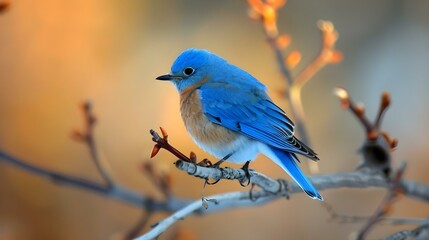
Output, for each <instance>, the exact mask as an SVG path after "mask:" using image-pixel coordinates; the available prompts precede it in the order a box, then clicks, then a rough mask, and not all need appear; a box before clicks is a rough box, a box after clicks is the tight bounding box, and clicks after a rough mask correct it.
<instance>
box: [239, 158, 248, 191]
mask: <svg viewBox="0 0 429 240" xmlns="http://www.w3.org/2000/svg"><path fill="white" fill-rule="evenodd" d="M249 164H250V161H247V162H246V163H245V164H244V165H243V167H241V169H243V171H244V172H245V174H246V175H245V176H246V178H247V183H246V184H243V183H242V181H240V185H241V186H242V187H247V186H249V184H250V172H249Z"/></svg>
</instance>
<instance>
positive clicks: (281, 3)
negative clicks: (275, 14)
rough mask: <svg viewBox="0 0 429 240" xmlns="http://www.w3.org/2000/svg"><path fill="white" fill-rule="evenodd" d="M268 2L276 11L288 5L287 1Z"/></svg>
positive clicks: (274, 0) (273, 0)
mask: <svg viewBox="0 0 429 240" xmlns="http://www.w3.org/2000/svg"><path fill="white" fill-rule="evenodd" d="M266 2H267V4H268V5H270V6H271V7H273V8H274V9H278V8H281V7H283V6H284V5H285V4H286V0H266Z"/></svg>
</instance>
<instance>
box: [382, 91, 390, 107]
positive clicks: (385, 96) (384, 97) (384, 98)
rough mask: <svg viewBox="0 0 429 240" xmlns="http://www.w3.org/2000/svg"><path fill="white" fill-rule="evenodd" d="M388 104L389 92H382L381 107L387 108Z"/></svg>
mask: <svg viewBox="0 0 429 240" xmlns="http://www.w3.org/2000/svg"><path fill="white" fill-rule="evenodd" d="M389 105H390V94H389V93H388V92H383V94H382V95H381V107H382V108H387V107H388V106H389Z"/></svg>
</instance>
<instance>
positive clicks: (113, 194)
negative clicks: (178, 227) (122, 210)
mask: <svg viewBox="0 0 429 240" xmlns="http://www.w3.org/2000/svg"><path fill="white" fill-rule="evenodd" d="M0 161H2V162H4V163H7V164H11V165H13V166H16V167H18V168H19V169H22V170H24V171H27V172H29V173H31V174H34V175H37V176H40V177H44V178H47V179H49V180H51V181H53V182H55V183H57V184H63V185H68V186H72V187H76V188H80V189H82V190H86V191H89V192H94V193H97V194H100V195H102V196H105V197H108V198H112V199H115V200H119V201H120V202H123V203H127V204H130V205H133V206H135V207H139V208H141V207H143V208H146V209H151V210H152V211H167V212H168V211H176V210H177V209H180V208H182V207H183V206H185V205H187V204H188V203H189V201H188V200H184V199H178V198H171V199H167V200H165V201H158V200H155V199H152V198H150V197H148V196H145V195H143V194H140V193H136V192H134V191H132V190H130V189H127V188H126V187H123V186H120V185H118V184H116V185H113V186H106V185H105V184H100V183H97V182H94V181H91V180H87V179H83V178H79V177H74V176H69V175H66V174H63V173H59V172H55V171H52V170H48V169H45V168H42V167H38V166H36V165H33V164H30V163H28V162H26V161H23V160H21V159H19V158H16V157H14V156H12V155H10V154H8V153H6V152H4V151H0Z"/></svg>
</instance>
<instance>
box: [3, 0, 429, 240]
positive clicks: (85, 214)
mask: <svg viewBox="0 0 429 240" xmlns="http://www.w3.org/2000/svg"><path fill="white" fill-rule="evenodd" d="M246 9H247V5H246V3H245V1H227V0H223V1H197V0H183V1H166V0H162V1H143V0H140V1H119V0H118V1H104V0H76V1H55V0H39V1H12V2H11V8H10V9H9V11H7V12H6V13H4V14H1V15H0V90H1V91H0V148H1V149H2V150H5V151H7V152H9V153H11V154H14V155H16V156H19V157H20V158H23V159H25V160H26V161H28V162H31V163H33V164H35V165H38V166H43V167H46V168H49V169H53V170H56V171H61V172H64V173H67V174H71V175H76V176H81V177H84V178H88V179H92V180H101V178H100V177H99V175H98V174H97V172H96V170H95V167H94V166H93V164H92V162H91V161H90V158H89V155H88V152H87V149H86V148H85V146H84V145H82V144H79V143H76V142H74V141H72V140H70V138H69V133H70V130H71V129H72V128H74V127H79V126H81V123H82V119H81V115H80V111H79V109H78V103H80V102H81V101H82V100H85V99H91V100H92V101H93V103H94V107H95V112H96V114H97V116H98V119H99V124H98V125H97V129H96V137H97V141H98V143H99V146H100V148H101V149H102V151H103V153H104V155H105V156H106V157H107V159H108V160H109V162H110V163H111V165H112V167H113V169H114V175H115V177H116V178H117V179H118V180H119V181H120V183H121V184H123V185H126V186H129V187H131V188H133V189H134V190H135V191H142V192H145V193H146V194H148V195H154V196H159V197H161V195H160V194H159V192H157V190H156V189H155V188H154V187H153V186H152V185H151V184H150V183H149V182H148V180H147V179H146V178H145V176H143V175H142V174H141V172H140V171H139V170H138V166H139V164H140V163H141V162H142V161H143V160H144V159H146V158H147V157H148V155H149V153H150V150H151V147H152V142H151V140H150V135H149V134H148V130H149V129H151V128H157V127H158V126H163V127H165V128H166V129H167V130H168V131H169V134H170V139H171V142H172V143H174V144H175V145H176V146H177V147H178V148H180V149H182V150H183V151H184V152H189V151H190V150H194V151H196V153H197V154H198V156H200V157H209V156H208V155H207V154H205V153H203V152H201V151H200V150H198V148H197V147H196V146H195V144H193V143H192V141H191V139H190V138H189V136H188V135H187V134H186V131H185V129H184V127H183V124H182V121H181V119H180V117H179V112H178V106H179V105H178V104H179V103H178V95H177V93H176V90H175V89H174V88H173V86H171V85H170V84H168V83H165V82H157V81H155V80H154V78H155V77H156V76H158V75H160V74H163V73H165V72H168V71H169V68H170V64H171V63H172V61H173V60H174V58H175V56H176V55H177V54H178V53H180V52H181V51H182V50H184V49H186V48H188V47H197V48H206V49H209V50H211V51H213V52H215V53H217V54H219V55H221V56H223V57H225V58H226V59H228V60H229V61H230V62H232V63H234V64H236V65H238V66H240V67H242V68H243V69H246V70H247V71H249V72H251V73H252V74H253V75H254V76H256V77H257V78H258V79H260V80H261V81H262V82H264V83H265V84H266V85H267V86H268V87H269V89H270V95H271V96H272V97H273V99H274V100H275V101H276V102H277V103H278V104H279V105H280V106H282V107H284V108H285V109H286V111H287V103H286V102H285V101H284V100H283V99H282V96H281V94H279V92H280V91H281V90H283V89H284V88H285V85H284V83H283V82H282V80H281V77H280V75H279V72H278V69H277V65H276V63H275V62H274V56H273V53H272V52H271V49H270V48H269V46H268V45H267V44H266V42H265V40H264V35H263V32H262V30H261V26H260V24H258V23H256V22H252V21H250V20H249V19H248V17H247V15H246ZM428 10H429V2H427V1H351V0H348V1H329V0H323V1H297V0H291V1H290V2H289V3H288V5H287V6H286V8H284V9H282V10H281V12H280V19H279V20H280V22H279V27H280V30H281V31H282V32H287V33H290V34H291V35H292V37H293V43H292V48H291V49H298V50H300V51H301V52H302V54H303V63H302V64H301V65H299V66H298V68H297V69H298V70H299V69H300V68H302V66H303V64H305V63H308V62H309V61H310V60H311V58H312V57H313V56H314V55H315V54H316V53H317V51H318V49H319V44H320V36H319V32H318V30H317V28H316V24H315V22H316V21H317V20H319V19H326V20H331V21H333V22H334V23H335V25H336V27H337V29H338V31H339V33H340V40H339V42H338V45H337V47H338V49H340V50H342V51H343V53H344V55H345V59H344V61H343V62H342V63H341V64H339V65H331V66H329V67H328V68H326V69H324V70H323V71H322V72H320V73H319V74H318V75H317V76H316V77H315V78H314V79H313V80H312V81H311V82H310V83H309V84H308V85H307V86H306V87H305V89H304V92H303V102H304V107H305V110H306V114H307V119H306V120H307V126H308V130H309V133H310V137H311V140H312V146H313V148H314V149H315V150H316V151H317V152H318V153H319V155H320V158H321V159H322V160H321V162H320V169H321V171H322V173H333V172H339V171H351V170H353V168H354V166H355V165H356V163H357V161H358V160H359V155H358V154H357V149H358V148H359V146H360V144H361V143H362V140H363V137H364V134H363V131H362V129H361V126H360V125H359V124H358V123H357V121H356V120H355V119H354V117H353V116H352V115H351V114H350V113H349V112H343V111H341V110H340V108H339V102H338V100H337V99H336V98H335V97H334V96H333V94H332V91H333V88H334V87H336V86H339V85H342V86H345V87H346V88H348V89H349V90H350V93H351V94H352V96H353V97H354V99H355V100H357V101H362V102H364V103H365V104H366V107H367V112H368V114H369V115H370V116H371V117H372V116H374V115H375V112H376V109H377V108H378V102H379V96H380V93H381V92H382V91H383V90H387V91H389V92H391V94H392V102H393V105H392V106H391V108H390V109H389V111H388V112H387V114H386V118H385V122H384V125H383V126H384V129H385V130H386V131H388V132H389V133H391V135H393V136H394V137H397V138H398V139H399V147H398V149H397V151H396V152H395V153H394V158H395V160H407V161H408V163H409V166H408V171H407V173H406V178H409V179H413V180H418V181H421V182H429V175H428V166H429V164H428V157H427V156H428V154H429V151H428V149H429V148H428V147H429V145H428V141H427V139H428V135H429V130H428V129H429V128H428V127H427V124H428V123H429V104H428V103H429V94H428V90H429V80H428V79H429V67H428V62H429V15H428V14H427V12H428ZM174 159H175V158H174V157H173V156H172V155H170V154H167V153H166V152H161V153H160V154H159V155H158V156H157V157H156V158H155V159H154V160H153V161H156V164H157V166H158V167H160V168H168V169H170V170H171V174H172V175H173V178H174V186H173V189H174V190H173V191H174V193H175V194H176V195H178V196H181V197H185V198H190V199H198V198H200V197H201V188H202V184H203V182H202V180H197V179H194V178H192V177H190V176H188V175H186V174H184V173H183V172H179V171H177V170H176V169H175V168H174V167H173V165H172V162H173V161H174ZM252 168H255V169H257V170H258V171H260V172H263V173H265V174H267V175H269V176H271V177H273V178H277V177H286V175H285V174H284V173H283V172H282V171H281V170H280V169H279V168H278V167H277V166H276V165H274V164H273V163H272V162H271V161H268V160H267V159H265V158H263V157H261V158H260V159H259V160H258V161H256V162H255V163H253V164H252ZM238 190H240V191H242V190H244V189H242V188H241V187H240V186H239V185H238V183H237V182H226V181H224V182H221V183H219V184H218V185H216V186H210V187H208V188H207V189H206V193H207V194H212V193H221V192H226V191H238ZM383 193H384V191H383V190H379V189H366V190H347V189H340V190H331V191H325V192H323V193H322V194H323V195H324V197H325V199H326V201H327V202H328V203H330V204H332V205H333V206H334V207H335V209H336V210H337V211H338V212H339V213H342V214H349V215H369V214H371V213H372V212H373V210H374V209H375V208H376V207H377V205H378V203H379V201H380V200H381V198H382V197H383ZM141 214H142V211H141V210H140V209H137V208H135V207H132V206H128V205H126V204H122V203H120V202H116V201H114V200H109V199H105V198H103V197H100V196H98V195H95V194H93V193H90V192H85V191H81V190H79V189H75V188H69V187H62V186H58V185H55V184H53V183H52V182H50V181H47V180H46V179H42V178H40V177H35V176H32V175H29V174H28V173H26V172H23V171H22V170H20V169H17V168H15V167H11V166H9V165H6V164H4V163H2V162H0V239H114V238H117V237H119V236H120V235H121V234H123V233H124V232H126V231H127V230H128V229H129V228H130V227H131V226H133V225H134V224H135V222H136V220H137V219H138V218H139V217H140V215H141ZM428 214H429V206H428V205H427V204H424V203H422V202H419V201H414V200H410V199H406V198H404V199H401V200H400V201H399V202H398V203H397V204H396V205H395V208H394V216H399V217H401V216H402V217H427V216H428ZM165 216H166V215H165V214H157V215H156V216H155V217H153V218H152V219H151V223H155V222H156V221H157V220H160V219H162V218H163V217H165ZM361 225H362V223H357V224H340V223H336V222H330V221H329V216H328V214H327V212H326V210H325V209H324V208H322V207H321V206H320V204H319V203H318V202H317V201H312V200H310V199H309V198H307V197H306V196H304V194H297V195H294V196H292V198H291V200H290V201H286V200H279V201H276V202H273V203H269V204H266V205H264V206H261V207H256V208H250V209H236V210H232V211H228V212H222V213H217V214H211V215H208V216H205V217H195V216H192V217H189V218H187V219H185V220H184V221H181V222H180V223H179V224H177V225H176V226H175V227H174V229H182V230H187V231H192V232H194V233H195V237H196V238H198V239H285V238H288V239H316V238H317V239H347V238H348V237H349V236H350V234H351V233H353V232H355V231H357V230H358V229H359V227H360V226H361ZM404 228H412V226H402V227H392V226H386V225H384V226H379V227H378V228H377V229H376V230H375V231H374V232H372V235H371V236H372V237H373V238H382V237H384V236H386V235H387V234H389V233H393V232H394V231H398V230H401V229H404ZM145 230H147V229H145ZM171 233H172V232H171V231H170V232H167V233H166V234H164V235H163V237H162V238H161V239H168V237H169V236H170V235H171Z"/></svg>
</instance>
